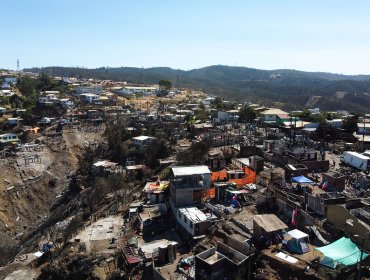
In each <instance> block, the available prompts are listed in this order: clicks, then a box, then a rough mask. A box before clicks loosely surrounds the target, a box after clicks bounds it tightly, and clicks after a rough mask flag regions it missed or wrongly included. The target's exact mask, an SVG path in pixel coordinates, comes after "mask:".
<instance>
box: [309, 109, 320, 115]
mask: <svg viewBox="0 0 370 280" xmlns="http://www.w3.org/2000/svg"><path fill="white" fill-rule="evenodd" d="M307 111H308V112H310V113H311V114H314V115H315V114H320V108H312V109H307Z"/></svg>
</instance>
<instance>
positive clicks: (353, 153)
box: [343, 152, 370, 159]
mask: <svg viewBox="0 0 370 280" xmlns="http://www.w3.org/2000/svg"><path fill="white" fill-rule="evenodd" d="M345 154H347V155H351V156H354V157H357V158H360V159H370V157H368V156H366V155H363V154H359V153H356V152H344V154H343V155H345Z"/></svg>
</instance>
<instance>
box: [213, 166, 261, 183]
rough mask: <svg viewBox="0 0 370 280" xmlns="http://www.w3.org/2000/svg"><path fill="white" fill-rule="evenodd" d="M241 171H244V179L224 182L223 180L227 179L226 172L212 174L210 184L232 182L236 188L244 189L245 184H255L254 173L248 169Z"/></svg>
mask: <svg viewBox="0 0 370 280" xmlns="http://www.w3.org/2000/svg"><path fill="white" fill-rule="evenodd" d="M243 171H244V174H245V175H246V177H245V178H241V179H230V180H227V181H225V178H227V171H216V172H212V175H211V181H212V182H218V181H225V182H232V183H235V184H237V186H238V188H241V187H244V186H245V185H246V184H250V183H255V182H256V172H254V171H253V170H251V169H249V168H248V167H245V168H244V170H243Z"/></svg>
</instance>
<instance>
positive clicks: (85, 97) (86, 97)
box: [80, 93, 100, 103]
mask: <svg viewBox="0 0 370 280" xmlns="http://www.w3.org/2000/svg"><path fill="white" fill-rule="evenodd" d="M80 100H81V101H82V102H85V103H96V102H99V100H100V97H99V95H97V94H94V93H81V94H80Z"/></svg>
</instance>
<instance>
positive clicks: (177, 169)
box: [172, 165, 211, 177]
mask: <svg viewBox="0 0 370 280" xmlns="http://www.w3.org/2000/svg"><path fill="white" fill-rule="evenodd" d="M172 172H173V175H174V176H175V177H176V176H190V175H202V174H211V171H210V170H209V169H208V167H207V166H205V165H193V166H174V167H172Z"/></svg>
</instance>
